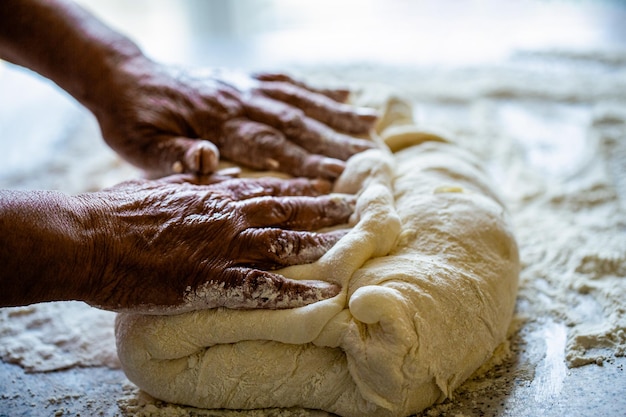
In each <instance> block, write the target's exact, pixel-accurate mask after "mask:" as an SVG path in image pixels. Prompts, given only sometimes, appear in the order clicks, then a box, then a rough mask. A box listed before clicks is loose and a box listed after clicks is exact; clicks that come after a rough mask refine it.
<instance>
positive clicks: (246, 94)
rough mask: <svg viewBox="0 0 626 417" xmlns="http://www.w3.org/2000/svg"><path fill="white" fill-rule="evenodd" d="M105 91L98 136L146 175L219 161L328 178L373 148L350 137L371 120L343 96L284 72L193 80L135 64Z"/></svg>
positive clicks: (201, 170)
mask: <svg viewBox="0 0 626 417" xmlns="http://www.w3.org/2000/svg"><path fill="white" fill-rule="evenodd" d="M108 85H109V87H110V88H108V94H109V96H110V98H108V99H106V100H103V101H104V102H106V103H107V104H106V105H104V106H101V107H100V108H99V109H95V110H94V112H95V114H96V116H97V118H98V120H99V122H100V125H101V128H102V132H103V136H104V138H105V140H106V141H107V143H108V144H109V145H110V146H111V147H112V148H113V149H115V150H116V151H117V152H118V153H120V154H121V155H122V156H123V157H125V158H126V159H127V160H128V161H130V162H131V163H133V164H135V165H136V166H138V167H140V168H142V169H144V170H146V171H147V172H149V173H150V174H151V175H152V176H162V175H169V174H172V173H181V172H184V173H194V174H200V175H206V174H209V173H211V172H214V171H215V170H216V169H217V164H218V161H219V157H220V154H221V156H222V157H223V158H225V159H228V160H230V161H233V162H235V163H238V164H240V165H242V166H245V167H249V168H253V169H259V170H274V171H281V172H285V173H288V174H291V175H293V176H298V177H309V178H316V177H319V178H325V179H330V180H332V179H335V178H336V177H338V176H339V175H340V174H341V172H342V171H343V169H344V167H345V163H344V161H345V160H347V159H348V158H349V157H350V156H352V155H353V154H355V153H357V152H360V151H363V150H366V149H369V148H372V147H374V144H373V142H371V141H369V140H363V139H357V138H354V137H352V136H349V135H348V134H353V135H359V134H365V133H367V132H369V130H370V129H371V127H372V125H373V124H374V122H375V120H376V114H375V113H374V112H373V111H372V110H370V109H364V108H354V107H352V106H349V105H347V104H345V103H344V102H343V101H344V100H346V98H347V96H348V92H347V90H314V89H312V88H309V87H307V86H305V85H304V84H302V83H299V82H297V81H295V80H293V79H291V78H290V77H288V76H285V75H282V74H261V75H256V76H254V77H248V76H246V75H243V74H235V73H226V72H222V73H219V74H216V73H214V74H213V75H192V74H191V73H190V72H189V71H174V70H172V69H170V68H166V67H164V66H161V65H159V64H156V63H153V62H151V61H148V60H147V59H145V58H144V57H138V58H136V59H134V60H130V62H125V63H124V68H123V69H121V70H120V71H117V72H116V75H115V76H112V79H111V80H109V81H108ZM341 132H343V133H341ZM346 133H347V134H346Z"/></svg>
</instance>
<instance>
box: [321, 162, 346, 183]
mask: <svg viewBox="0 0 626 417" xmlns="http://www.w3.org/2000/svg"><path fill="white" fill-rule="evenodd" d="M344 169H346V164H345V162H343V161H340V160H339V159H333V158H324V159H323V160H322V162H321V163H320V173H322V174H323V176H325V177H328V178H333V179H334V178H337V177H338V176H340V175H341V173H342V172H343V170H344Z"/></svg>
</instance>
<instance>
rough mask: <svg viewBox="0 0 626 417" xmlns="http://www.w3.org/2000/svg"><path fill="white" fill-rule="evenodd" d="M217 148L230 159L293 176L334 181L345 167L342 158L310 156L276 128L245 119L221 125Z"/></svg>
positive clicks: (255, 167) (252, 166)
mask: <svg viewBox="0 0 626 417" xmlns="http://www.w3.org/2000/svg"><path fill="white" fill-rule="evenodd" d="M219 147H220V152H221V154H222V156H223V157H225V158H227V159H230V160H231V161H234V162H237V163H240V164H242V165H245V166H247V167H250V168H253V169H259V170H273V171H280V172H286V173H288V174H291V175H294V176H300V177H308V178H315V177H320V178H325V179H329V180H334V179H336V178H337V177H338V176H339V175H341V173H342V172H343V170H344V168H345V163H344V162H343V161H341V160H338V159H334V158H327V157H325V156H321V155H312V154H311V153H310V152H307V151H306V150H305V149H304V148H302V147H300V146H298V145H296V144H294V143H292V142H290V141H288V140H287V139H286V138H285V137H284V135H283V134H281V133H280V132H279V131H277V130H276V129H273V128H271V127H269V126H267V125H264V124H261V123H257V122H252V121H250V120H246V119H233V120H229V121H228V122H226V123H225V124H224V127H223V135H222V137H221V138H220V142H219Z"/></svg>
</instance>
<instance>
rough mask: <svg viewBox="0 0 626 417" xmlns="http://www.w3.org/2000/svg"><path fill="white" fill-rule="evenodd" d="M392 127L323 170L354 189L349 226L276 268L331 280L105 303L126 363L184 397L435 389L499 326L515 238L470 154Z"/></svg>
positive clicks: (461, 375) (339, 187)
mask: <svg viewBox="0 0 626 417" xmlns="http://www.w3.org/2000/svg"><path fill="white" fill-rule="evenodd" d="M399 134H401V135H402V137H401V138H400V139H397V138H396V139H393V135H392V136H390V137H391V138H392V139H391V142H392V143H394V144H395V146H397V152H396V153H395V154H392V153H391V152H390V151H388V150H371V151H367V152H364V153H361V154H358V155H356V156H354V157H353V158H351V159H350V161H349V163H348V168H347V169H346V172H344V174H343V175H342V177H341V178H340V179H339V180H338V182H337V184H336V190H335V191H337V192H341V193H358V199H357V207H356V212H355V215H354V218H353V224H354V227H353V228H352V229H351V230H350V232H349V233H348V234H347V235H346V236H345V237H344V238H342V239H341V240H340V241H339V242H338V243H337V244H336V245H335V247H333V248H332V249H331V250H330V251H329V252H328V253H327V254H326V255H324V256H323V257H322V258H321V259H320V260H318V261H317V262H315V263H313V264H309V265H298V266H294V267H289V268H285V269H283V270H281V271H280V273H282V274H284V275H285V276H288V277H290V278H295V279H323V280H328V281H332V282H337V283H339V284H341V285H342V288H343V290H342V292H341V293H340V294H339V295H337V296H336V297H334V298H332V299H330V300H325V301H322V302H319V303H316V304H313V305H309V306H306V307H302V308H296V309H290V310H253V311H238V310H228V309H213V310H206V311H196V312H191V313H186V314H182V315H178V316H154V315H150V316H148V315H133V314H120V315H118V317H117V320H116V339H117V345H118V355H119V358H120V361H121V362H122V365H123V368H124V371H125V372H126V374H127V376H128V378H129V379H130V380H131V381H133V382H134V383H135V384H137V385H138V386H139V387H140V388H141V389H143V390H144V391H146V392H148V393H149V394H150V395H152V396H154V397H156V398H159V399H162V400H165V401H169V402H173V403H179V404H186V405H191V406H195V407H200V408H228V409H256V408H269V407H296V406H298V407H305V408H313V409H322V410H326V411H328V412H332V413H336V414H338V415H340V416H347V417H364V416H407V415H410V414H414V413H417V412H419V411H421V410H423V409H424V408H426V407H428V406H430V405H432V404H433V403H435V402H437V401H441V400H443V399H445V398H446V397H447V396H450V395H451V394H452V392H453V390H454V389H455V388H456V387H458V386H459V385H460V384H461V383H462V382H463V381H464V380H466V379H467V378H468V377H469V376H470V375H471V374H472V372H474V371H475V370H476V369H477V368H478V367H479V366H480V365H482V364H483V363H484V362H485V361H486V360H487V359H488V358H489V357H490V356H491V354H492V352H493V350H494V349H495V348H496V346H497V345H498V344H500V343H501V342H503V341H504V340H505V338H506V332H507V328H508V325H509V323H510V320H511V317H512V314H513V308H514V304H515V297H516V292H517V281H518V274H519V257H518V249H517V245H516V242H515V239H514V236H513V233H512V228H511V222H510V220H509V218H508V214H507V212H506V210H505V208H504V206H503V204H502V202H501V200H500V198H499V197H498V196H497V194H496V193H495V192H494V188H493V187H492V186H491V185H490V183H489V181H488V178H487V177H486V175H485V174H484V172H483V171H482V170H481V167H480V164H479V163H478V162H477V161H476V160H475V159H474V157H473V156H471V155H470V154H469V153H467V152H465V151H463V150H461V149H459V148H458V147H456V146H455V145H453V144H450V143H446V142H445V141H444V140H443V139H441V138H440V137H439V136H436V135H431V134H429V135H424V134H419V135H416V136H415V137H414V140H413V139H411V136H410V129H408V128H407V127H404V128H403V129H402V130H401V132H400V133H399ZM383 137H384V135H383ZM429 138H430V139H429ZM433 138H434V139H433ZM386 139H389V138H386ZM398 144H401V146H400V145H398Z"/></svg>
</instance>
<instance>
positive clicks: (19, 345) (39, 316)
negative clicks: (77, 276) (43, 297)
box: [0, 302, 119, 372]
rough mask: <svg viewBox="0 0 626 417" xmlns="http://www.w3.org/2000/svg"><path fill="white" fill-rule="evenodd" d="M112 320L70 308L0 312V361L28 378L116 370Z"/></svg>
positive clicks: (101, 313)
mask: <svg viewBox="0 0 626 417" xmlns="http://www.w3.org/2000/svg"><path fill="white" fill-rule="evenodd" d="M114 317H115V314H114V313H111V312H108V311H101V310H96V309H94V308H91V307H89V306H87V305H85V304H83V303H76V302H68V303H44V304H38V305H33V306H28V307H17V308H3V309H0V357H1V358H2V360H3V361H4V362H8V363H15V364H18V365H20V366H22V367H23V368H24V369H26V370H27V371H29V372H47V371H56V370H61V369H67V368H71V367H74V366H107V367H109V368H114V369H116V368H119V361H118V359H117V355H116V354H115V350H114V349H112V346H113V345H114V343H115V342H114V338H113V320H114Z"/></svg>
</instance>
